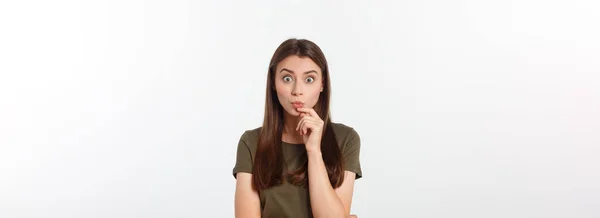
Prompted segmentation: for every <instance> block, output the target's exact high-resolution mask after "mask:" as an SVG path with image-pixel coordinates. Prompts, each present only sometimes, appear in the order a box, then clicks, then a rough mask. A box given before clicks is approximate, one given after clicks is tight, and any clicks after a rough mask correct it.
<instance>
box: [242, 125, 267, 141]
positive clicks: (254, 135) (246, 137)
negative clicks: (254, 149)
mask: <svg viewBox="0 0 600 218" xmlns="http://www.w3.org/2000/svg"><path fill="white" fill-rule="evenodd" d="M261 129H262V127H256V128H253V129H246V130H244V132H243V133H242V136H241V137H240V141H243V142H244V143H245V144H246V145H247V146H255V145H256V144H257V143H258V138H259V137H260V130H261Z"/></svg>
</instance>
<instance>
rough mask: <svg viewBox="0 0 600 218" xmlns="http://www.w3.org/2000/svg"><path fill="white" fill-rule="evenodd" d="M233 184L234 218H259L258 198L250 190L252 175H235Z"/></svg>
mask: <svg viewBox="0 0 600 218" xmlns="http://www.w3.org/2000/svg"><path fill="white" fill-rule="evenodd" d="M236 178H237V181H236V183H235V217H236V218H260V198H259V196H258V192H257V191H256V190H254V189H252V174H250V173H237V175H236Z"/></svg>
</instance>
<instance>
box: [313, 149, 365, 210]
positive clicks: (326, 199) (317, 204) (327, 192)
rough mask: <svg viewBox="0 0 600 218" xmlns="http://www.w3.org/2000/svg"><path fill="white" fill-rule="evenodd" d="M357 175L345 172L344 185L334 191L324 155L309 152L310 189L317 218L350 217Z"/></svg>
mask: <svg viewBox="0 0 600 218" xmlns="http://www.w3.org/2000/svg"><path fill="white" fill-rule="evenodd" d="M354 178H355V173H353V172H350V171H345V173H344V182H343V183H342V185H341V186H340V187H339V188H337V189H335V190H334V189H333V187H332V186H331V183H330V182H329V177H328V176H327V170H326V168H325V163H324V162H323V157H322V153H321V152H320V151H318V152H308V188H309V192H310V205H311V207H312V211H313V215H314V217H315V218H323V217H327V218H329V217H339V218H347V217H349V216H350V205H351V204H352V193H353V191H354Z"/></svg>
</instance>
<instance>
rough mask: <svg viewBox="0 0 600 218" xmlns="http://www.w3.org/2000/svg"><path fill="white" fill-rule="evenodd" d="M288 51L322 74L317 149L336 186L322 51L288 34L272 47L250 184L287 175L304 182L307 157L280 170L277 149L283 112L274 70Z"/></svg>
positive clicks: (337, 168)
mask: <svg viewBox="0 0 600 218" xmlns="http://www.w3.org/2000/svg"><path fill="white" fill-rule="evenodd" d="M291 55H298V56H300V57H308V58H310V59H311V60H312V61H314V62H315V63H316V64H317V65H318V66H319V67H320V68H321V72H322V77H323V91H322V92H321V93H320V95H319V101H318V102H317V104H316V105H315V108H314V109H315V111H316V112H317V114H318V115H319V117H321V119H322V120H323V121H324V122H325V125H324V127H323V128H324V129H323V135H322V137H321V152H322V155H323V161H324V163H325V167H326V169H327V174H328V176H329V181H330V182H331V185H332V187H333V188H337V187H339V186H340V185H341V184H342V182H343V180H344V172H343V162H344V161H343V159H342V154H341V151H340V148H339V147H338V144H337V141H336V137H335V134H334V132H333V129H332V124H331V116H330V114H329V101H330V96H331V84H330V82H329V68H328V67H327V60H326V59H325V55H324V54H323V52H322V51H321V49H320V48H319V46H317V45H316V44H315V43H313V42H311V41H309V40H306V39H295V38H291V39H288V40H286V41H284V42H283V43H281V44H280V45H279V47H278V48H277V49H276V50H275V53H274V54H273V57H272V58H271V62H270V63H269V72H268V76H267V87H266V101H265V114H264V121H263V125H262V128H261V131H260V137H259V139H258V147H257V150H256V155H255V160H254V165H253V169H252V175H253V187H254V188H255V189H257V190H259V191H260V190H263V189H266V188H269V187H272V186H275V185H278V184H281V183H283V182H284V179H285V178H286V177H287V178H289V179H290V181H291V183H292V184H295V185H302V186H307V185H308V158H307V157H304V161H305V162H304V164H302V165H301V167H299V168H298V169H297V170H295V171H293V172H289V173H288V172H285V171H284V162H283V161H284V160H283V156H282V150H281V140H282V133H283V115H284V114H283V113H285V111H284V109H283V107H282V106H281V103H280V102H279V99H278V98H277V93H276V90H275V71H276V69H277V65H278V64H279V62H281V61H282V60H283V59H285V58H287V57H288V56H291ZM305 155H306V154H305Z"/></svg>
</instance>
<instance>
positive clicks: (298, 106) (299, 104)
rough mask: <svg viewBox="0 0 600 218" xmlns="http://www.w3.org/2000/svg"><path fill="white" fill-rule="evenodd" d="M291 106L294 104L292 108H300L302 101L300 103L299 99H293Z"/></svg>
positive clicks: (302, 105) (302, 104)
mask: <svg viewBox="0 0 600 218" xmlns="http://www.w3.org/2000/svg"><path fill="white" fill-rule="evenodd" d="M292 106H294V108H301V107H304V103H302V102H300V101H294V102H292Z"/></svg>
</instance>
